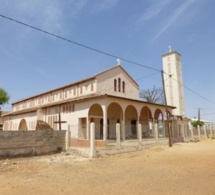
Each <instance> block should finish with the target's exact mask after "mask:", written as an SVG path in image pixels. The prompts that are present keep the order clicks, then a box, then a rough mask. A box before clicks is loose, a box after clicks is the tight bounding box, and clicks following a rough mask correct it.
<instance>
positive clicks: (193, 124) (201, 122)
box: [191, 120, 204, 128]
mask: <svg viewBox="0 0 215 195" xmlns="http://www.w3.org/2000/svg"><path fill="white" fill-rule="evenodd" d="M191 125H192V126H193V127H195V128H197V126H198V125H199V126H200V127H201V126H203V125H204V122H203V121H198V120H197V121H192V122H191Z"/></svg>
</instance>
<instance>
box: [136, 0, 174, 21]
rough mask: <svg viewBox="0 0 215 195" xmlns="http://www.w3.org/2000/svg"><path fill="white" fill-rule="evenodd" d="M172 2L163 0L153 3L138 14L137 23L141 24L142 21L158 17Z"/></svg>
mask: <svg viewBox="0 0 215 195" xmlns="http://www.w3.org/2000/svg"><path fill="white" fill-rule="evenodd" d="M170 2H171V0H162V1H158V2H156V3H154V4H152V5H151V6H150V7H149V8H148V9H146V10H144V12H143V13H142V14H140V15H138V16H137V18H138V19H137V23H138V24H140V25H141V24H142V23H144V22H146V21H148V20H151V19H152V18H154V17H156V16H157V15H159V14H160V12H161V11H162V10H164V9H165V8H166V7H167V6H168V5H169V3H170Z"/></svg>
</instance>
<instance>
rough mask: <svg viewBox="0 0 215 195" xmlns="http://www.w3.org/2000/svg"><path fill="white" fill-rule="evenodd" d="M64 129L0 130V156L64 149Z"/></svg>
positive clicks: (35, 153) (47, 152) (53, 151)
mask: <svg viewBox="0 0 215 195" xmlns="http://www.w3.org/2000/svg"><path fill="white" fill-rule="evenodd" d="M65 136H66V131H47V130H40V131H0V157H17V156H33V155H41V154H49V153H57V152H61V151H63V150H65V141H66V139H65Z"/></svg>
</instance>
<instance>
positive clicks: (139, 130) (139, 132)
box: [138, 124, 142, 146]
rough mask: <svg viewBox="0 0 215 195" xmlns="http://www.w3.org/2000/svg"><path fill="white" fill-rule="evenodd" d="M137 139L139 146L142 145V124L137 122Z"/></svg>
mask: <svg viewBox="0 0 215 195" xmlns="http://www.w3.org/2000/svg"><path fill="white" fill-rule="evenodd" d="M138 140H139V146H140V145H142V125H141V124H138Z"/></svg>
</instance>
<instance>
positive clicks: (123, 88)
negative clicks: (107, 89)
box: [122, 81, 125, 93]
mask: <svg viewBox="0 0 215 195" xmlns="http://www.w3.org/2000/svg"><path fill="white" fill-rule="evenodd" d="M122 92H123V93H125V81H123V82H122Z"/></svg>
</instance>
